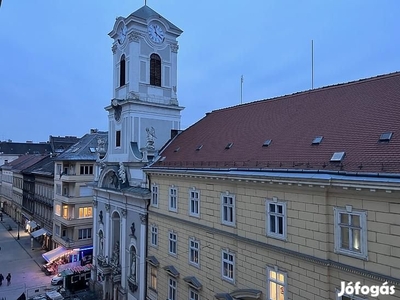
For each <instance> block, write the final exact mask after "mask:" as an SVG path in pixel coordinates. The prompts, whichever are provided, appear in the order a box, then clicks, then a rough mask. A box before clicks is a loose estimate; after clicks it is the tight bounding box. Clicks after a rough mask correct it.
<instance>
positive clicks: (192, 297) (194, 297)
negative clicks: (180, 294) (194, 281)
mask: <svg viewBox="0 0 400 300" xmlns="http://www.w3.org/2000/svg"><path fill="white" fill-rule="evenodd" d="M189 300H200V294H199V291H196V290H195V289H193V288H191V287H189Z"/></svg>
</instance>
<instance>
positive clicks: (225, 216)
mask: <svg viewBox="0 0 400 300" xmlns="http://www.w3.org/2000/svg"><path fill="white" fill-rule="evenodd" d="M221 218H222V224H225V225H231V226H232V225H235V196H233V195H228V194H222V196H221Z"/></svg>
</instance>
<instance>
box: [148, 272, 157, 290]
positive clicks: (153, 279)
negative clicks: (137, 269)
mask: <svg viewBox="0 0 400 300" xmlns="http://www.w3.org/2000/svg"><path fill="white" fill-rule="evenodd" d="M150 288H151V289H153V290H154V291H157V269H156V267H154V266H150Z"/></svg>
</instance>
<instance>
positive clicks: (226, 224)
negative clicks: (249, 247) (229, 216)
mask: <svg viewBox="0 0 400 300" xmlns="http://www.w3.org/2000/svg"><path fill="white" fill-rule="evenodd" d="M221 224H222V225H225V226H229V227H233V228H236V223H230V222H226V221H222V222H221Z"/></svg>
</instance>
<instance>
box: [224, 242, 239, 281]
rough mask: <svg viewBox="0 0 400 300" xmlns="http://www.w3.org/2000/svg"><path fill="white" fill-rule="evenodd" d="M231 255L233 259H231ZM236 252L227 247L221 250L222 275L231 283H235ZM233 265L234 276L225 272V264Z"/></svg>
mask: <svg viewBox="0 0 400 300" xmlns="http://www.w3.org/2000/svg"><path fill="white" fill-rule="evenodd" d="M224 254H226V255H227V256H228V258H224ZM230 257H231V258H232V259H230ZM235 260H236V258H235V254H234V253H233V252H231V251H229V250H227V249H222V251H221V276H222V279H223V280H226V281H228V282H230V283H235V275H236V274H235V273H236V272H235ZM229 265H230V266H232V277H230V276H229V274H228V275H226V274H225V266H229Z"/></svg>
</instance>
